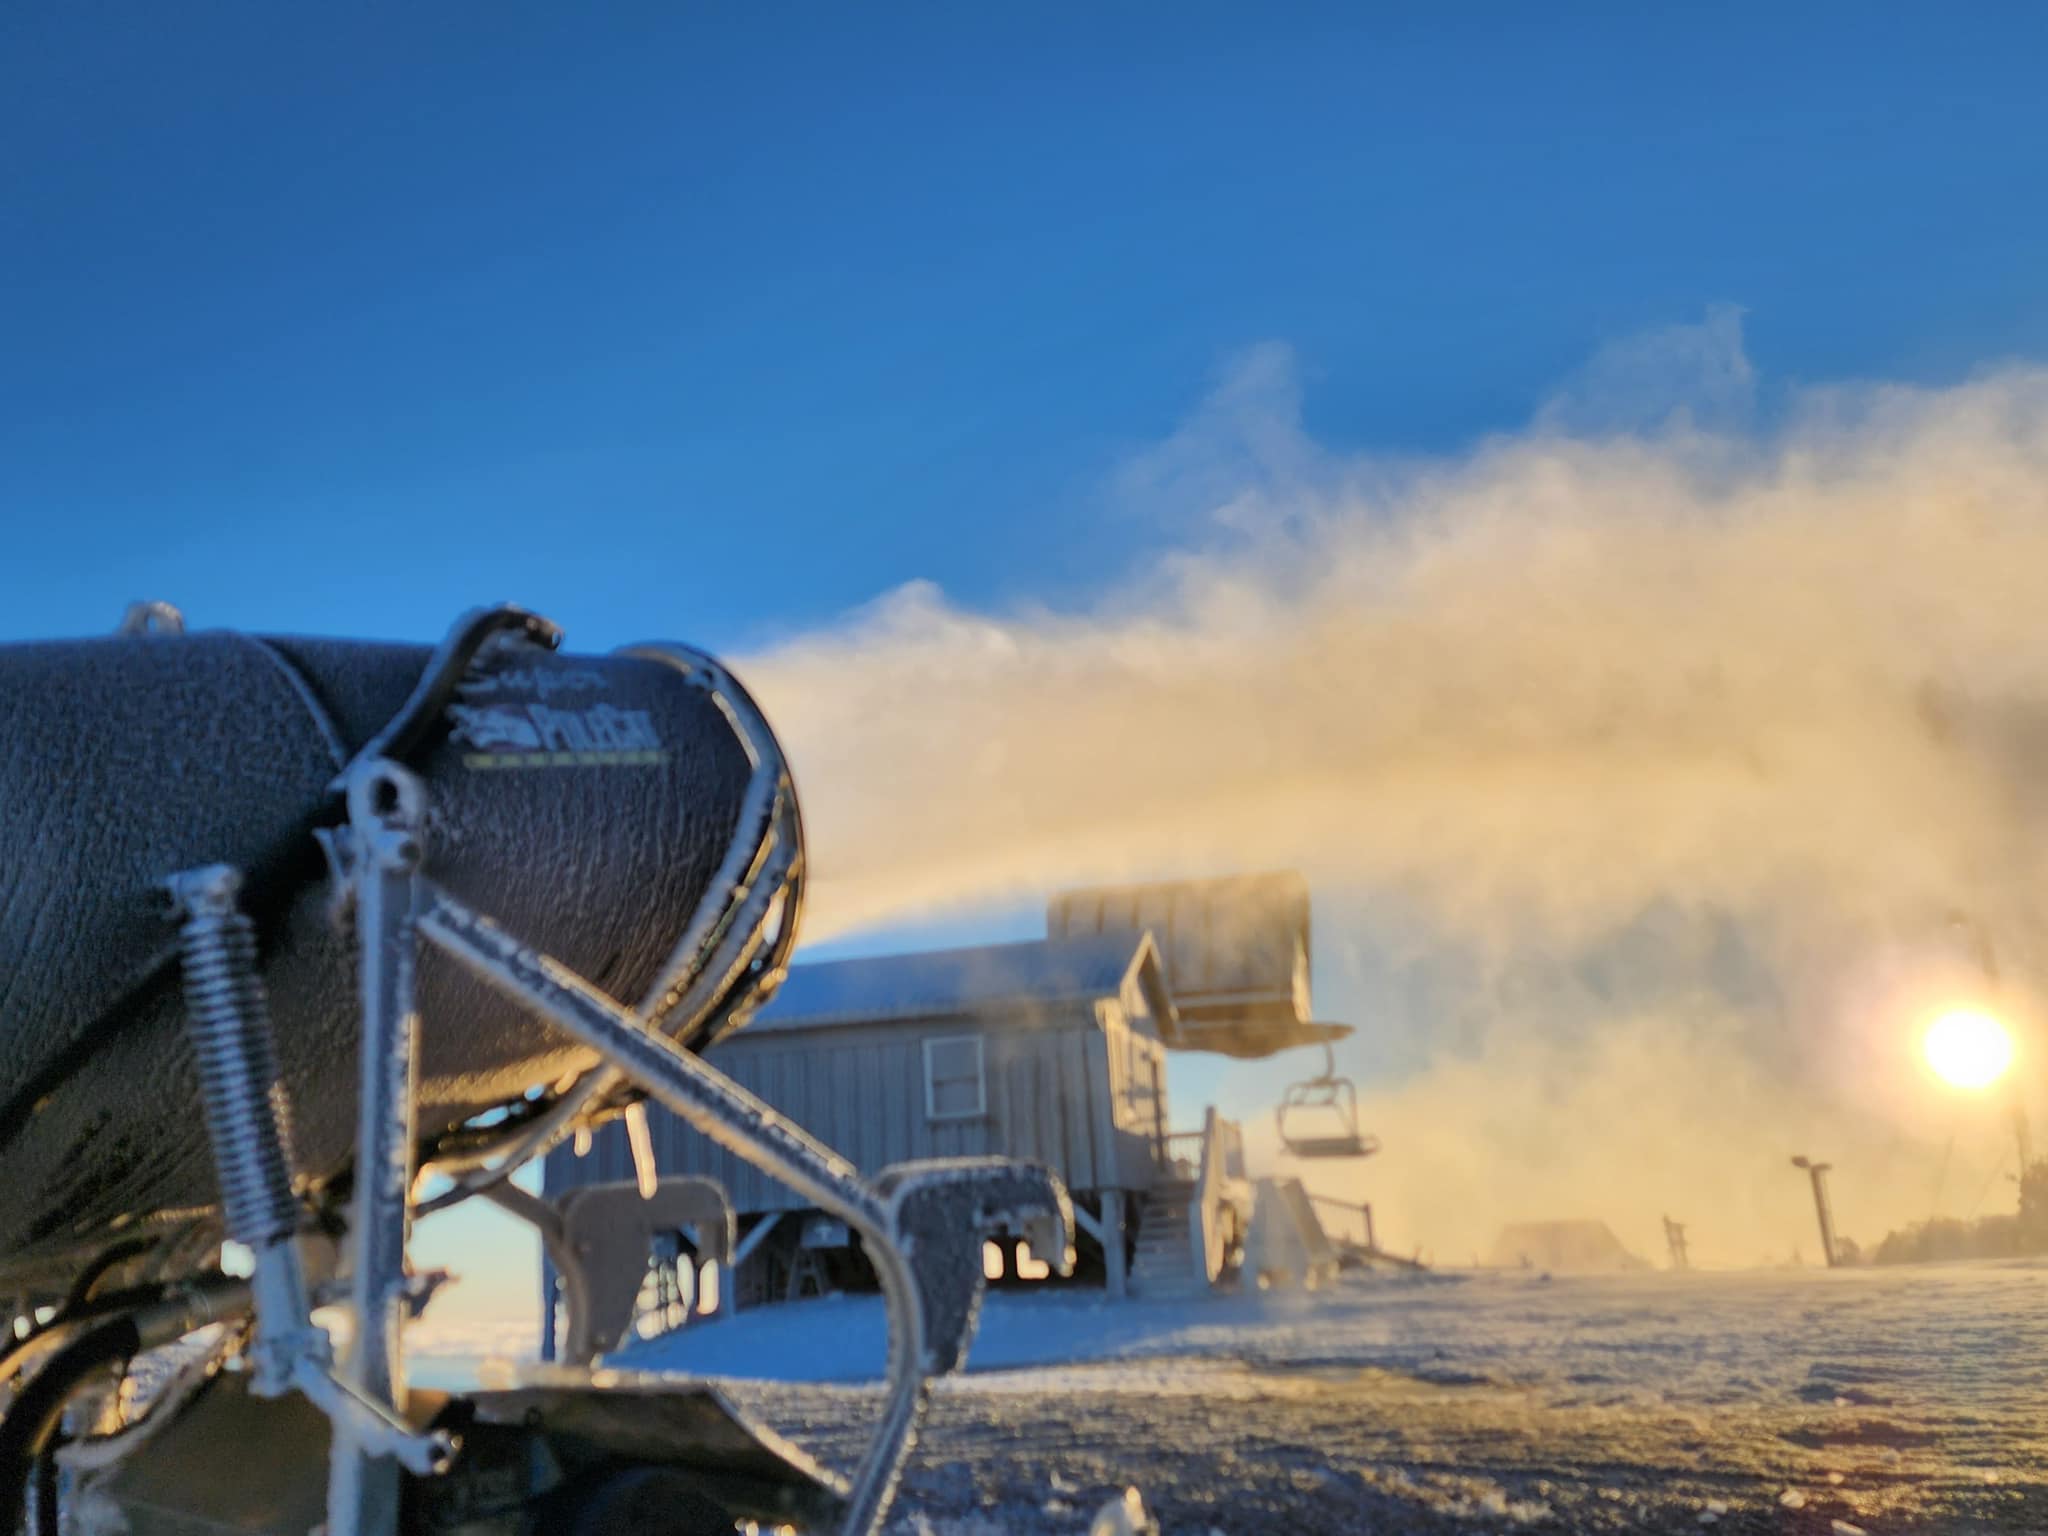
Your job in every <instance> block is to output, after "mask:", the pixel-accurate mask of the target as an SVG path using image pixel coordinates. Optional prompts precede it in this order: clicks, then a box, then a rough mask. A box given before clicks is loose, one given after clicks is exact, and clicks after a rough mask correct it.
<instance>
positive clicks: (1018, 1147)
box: [547, 987, 1165, 1215]
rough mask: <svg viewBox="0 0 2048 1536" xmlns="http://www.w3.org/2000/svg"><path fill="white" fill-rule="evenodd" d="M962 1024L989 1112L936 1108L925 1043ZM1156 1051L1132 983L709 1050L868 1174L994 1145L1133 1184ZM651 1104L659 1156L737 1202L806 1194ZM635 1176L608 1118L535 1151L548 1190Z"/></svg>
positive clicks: (758, 1205) (1072, 1181)
mask: <svg viewBox="0 0 2048 1536" xmlns="http://www.w3.org/2000/svg"><path fill="white" fill-rule="evenodd" d="M961 1035H978V1036H980V1037H981V1039H982V1042H983V1044H982V1064H983V1072H984V1074H985V1080H984V1086H985V1089H986V1102H987V1111H986V1113H985V1114H983V1115H980V1116H977V1117H974V1118H972V1119H960V1120H933V1119H932V1118H931V1117H930V1116H928V1115H927V1114H926V1112H925V1083H924V1070H925V1065H924V1042H925V1041H926V1040H927V1039H942V1038H946V1037H949V1036H961ZM1164 1055H1165V1049H1164V1047H1163V1046H1162V1045H1161V1044H1160V1041H1159V1037H1158V1031H1157V1029H1156V1027H1155V1026H1154V1024H1153V1021H1152V1019H1151V1017H1150V1015H1149V1012H1147V1011H1146V1005H1145V1000H1144V997H1143V992H1142V989H1140V988H1137V987H1128V988H1126V989H1125V996H1123V997H1121V998H1117V999H1104V1000H1102V1001H1101V1002H1098V1003H1095V1004H1093V1005H1075V1006H1073V1007H1069V1008H1064V1009H1059V1010H1052V1011H1038V1012H1021V1011H1019V1012H1008V1013H1005V1014H1001V1015H994V1016H977V1017H970V1018H951V1019H946V1018H935V1019H920V1020H916V1021H905V1022H900V1023H899V1022H889V1023H876V1024H856V1025H839V1026H835V1027H831V1028H822V1029H814V1030H800V1029H788V1030H778V1031H773V1032H764V1033H763V1034H761V1035H759V1036H754V1037H749V1036H747V1035H745V1034H742V1035H739V1036H737V1037H736V1038H734V1039H732V1040H730V1041H727V1042H726V1043H724V1044H722V1045H720V1046H718V1047H717V1048H716V1049H715V1050H714V1051H713V1052H712V1053H711V1056H710V1058H709V1059H710V1060H711V1061H712V1062H714V1063H715V1064H716V1065H717V1066H718V1067H719V1068H720V1069H721V1070H723V1071H725V1072H727V1073H729V1074H730V1075H731V1076H732V1077H733V1078H734V1079H735V1080H736V1081H737V1082H739V1083H740V1084H741V1085H742V1086H743V1087H745V1088H747V1089H748V1090H749V1091H751V1092H753V1093H755V1094H757V1095H759V1096H760V1097H761V1098H762V1099H764V1100H766V1101H767V1102H768V1103H769V1104H771V1105H773V1106H774V1107H775V1108H776V1109H778V1110H780V1111H781V1112H783V1113H784V1114H786V1115H788V1116H789V1117H790V1118H791V1119H792V1120H794V1121H796V1122H797V1123H798V1124H800V1125H802V1126H803V1127H804V1129H805V1130H807V1131H809V1132H810V1133H811V1134H812V1135H814V1136H816V1137H817V1138H818V1139H819V1140H821V1141H823V1142H824V1143H825V1144H826V1145H827V1146H829V1147H831V1148H832V1149H833V1150H834V1151H836V1152H838V1153H840V1154H841V1155H842V1156H844V1157H846V1158H847V1159H849V1160H850V1161H851V1162H853V1163H854V1164H855V1165H856V1166H857V1167H859V1168H860V1169H861V1170H862V1171H863V1172H864V1173H869V1174H873V1173H877V1172H879V1171H880V1170H881V1169H883V1168H885V1167H887V1166H888V1165H889V1164H891V1163H898V1162H905V1161H908V1160H910V1159H913V1158H930V1157H961V1156H973V1155H984V1154H992V1155H999V1156H1005V1157H1018V1158H1027V1159H1031V1160H1033V1161H1037V1162H1043V1163H1046V1164H1048V1165H1049V1166H1050V1167H1052V1168H1053V1169H1054V1170H1055V1171H1056V1172H1058V1173H1059V1175H1060V1176H1061V1177H1062V1178H1063V1179H1065V1180H1066V1182H1067V1185H1068V1187H1069V1188H1071V1189H1076V1190H1100V1189H1110V1188H1114V1189H1124V1190H1142V1189H1144V1188H1146V1187H1148V1186H1149V1185H1150V1183H1151V1181H1152V1167H1153V1155H1154V1152H1153V1135H1154V1131H1155V1126H1163V1124H1164V1113H1165V1112H1164V1105H1163V1104H1161V1105H1158V1106H1156V1107H1155V1104H1154V1101H1153V1097H1152V1093H1153V1082H1154V1080H1155V1079H1154V1076H1153V1071H1154V1068H1155V1067H1156V1069H1157V1079H1156V1080H1157V1081H1158V1082H1159V1083H1160V1084H1162V1085H1163V1083H1164V1081H1165V1064H1164ZM649 1118H650V1121H651V1128H652V1130H653V1133H654V1151H655V1159H656V1162H657V1163H658V1164H659V1166H660V1169H661V1171H662V1172H663V1173H681V1174H697V1175H708V1176H710V1177H712V1178H715V1179H717V1180H719V1181H720V1182H721V1183H722V1184H724V1186H725V1188H726V1190H727V1191H728V1193H729V1194H730V1195H731V1196H732V1200H733V1204H734V1207H735V1209H736V1210H737V1211H738V1212H739V1213H740V1214H741V1215H747V1214H751V1213H756V1212H762V1211H779V1210H794V1209H799V1208H801V1207H803V1206H805V1205H806V1204H807V1203H808V1202H806V1201H805V1200H803V1199H801V1198H800V1197H799V1196H798V1195H797V1194H796V1193H795V1192H794V1191H792V1190H790V1189H788V1188H787V1187H786V1186H784V1185H782V1184H780V1183H778V1182H776V1181H774V1180H772V1179H770V1178H769V1177H768V1176H767V1175H765V1174H763V1173H761V1172H760V1171H759V1170H757V1169H755V1168H753V1167H752V1166H751V1165H749V1164H747V1163H744V1162H742V1161H741V1160H740V1159H739V1158H737V1157H735V1156H734V1155H733V1154H731V1153H730V1152H727V1151H725V1150H724V1149H723V1148H720V1147H717V1146H714V1145H713V1144H711V1143H710V1142H708V1141H707V1140H705V1139H704V1138H703V1137H701V1136H699V1135H697V1134H696V1133H695V1132H693V1131H692V1130H690V1128H689V1127H688V1126H687V1125H685V1124H684V1123H683V1122H682V1121H680V1120H679V1119H677V1118H676V1117H675V1116H673V1115H671V1114H669V1113H668V1112H667V1111H666V1110H662V1109H660V1108H658V1107H657V1108H653V1109H651V1111H650V1117H649ZM631 1176H632V1169H631V1161H630V1154H629V1153H628V1151H627V1148H626V1139H625V1129H624V1127H623V1126H622V1125H619V1124H612V1125H608V1126H606V1127H604V1128H603V1129H602V1130H600V1131H599V1132H598V1133H597V1135H596V1137H595V1141H594V1145H593V1147H592V1150H591V1154H590V1155H589V1156H588V1157H586V1158H583V1159H581V1160H577V1159H575V1158H573V1157H572V1156H571V1155H570V1154H569V1153H568V1151H567V1150H566V1149H561V1150H558V1151H557V1152H555V1153H554V1154H552V1155H550V1157H549V1158H548V1162H547V1187H548V1189H549V1190H550V1191H558V1190H561V1189H564V1188H568V1187H570V1186H572V1185H576V1184H583V1183H590V1182H595V1181H598V1180H611V1179H623V1178H630V1177H631Z"/></svg>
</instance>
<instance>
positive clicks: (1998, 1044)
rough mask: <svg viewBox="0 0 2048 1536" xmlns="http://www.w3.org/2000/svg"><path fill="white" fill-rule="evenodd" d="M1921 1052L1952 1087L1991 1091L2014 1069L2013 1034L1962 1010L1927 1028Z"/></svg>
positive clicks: (1982, 1015) (1988, 1019)
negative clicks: (2008, 1069) (1993, 1086)
mask: <svg viewBox="0 0 2048 1536" xmlns="http://www.w3.org/2000/svg"><path fill="white" fill-rule="evenodd" d="M1920 1049H1921V1051H1922V1052H1923V1053H1924V1054H1925V1055H1926V1057H1927V1065H1928V1066H1930V1067H1932V1068H1933V1069H1934V1075H1935V1076H1936V1077H1938V1078H1940V1079H1941V1080H1942V1081H1943V1082H1945V1083H1947V1084H1949V1085H1950V1086H1951V1087H1954V1088H1989V1087H1990V1086H1991V1085H1992V1084H1993V1083H1995V1082H1997V1081H1998V1080H1999V1078H2001V1077H2003V1076H2004V1075H2005V1069H2006V1068H2007V1067H2009V1066H2011V1065H2012V1058H2013V1040H2012V1032H2011V1031H2010V1030H2008V1029H2007V1028H2006V1027H2005V1026H2004V1025H2003V1024H2001V1023H1999V1022H1998V1020H1996V1019H1994V1018H1993V1017H1992V1016H1991V1015H1990V1014H1988V1013H1978V1012H1976V1011H1975V1010H1973V1009H1968V1008H1958V1009H1957V1010H1956V1011H1955V1012H1953V1013H1944V1014H1943V1015H1942V1016H1941V1017H1940V1018H1938V1019H1936V1020H1935V1021H1934V1022H1933V1023H1932V1024H1930V1025H1928V1026H1927V1033H1926V1035H1925V1036H1923V1037H1922V1039H1921V1041H1920Z"/></svg>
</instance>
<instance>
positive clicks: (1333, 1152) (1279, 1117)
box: [1273, 1040, 1380, 1158]
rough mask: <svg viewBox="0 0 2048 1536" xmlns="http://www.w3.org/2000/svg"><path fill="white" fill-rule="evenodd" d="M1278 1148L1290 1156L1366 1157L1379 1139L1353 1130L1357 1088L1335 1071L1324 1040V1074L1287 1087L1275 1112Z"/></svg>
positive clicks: (1332, 1053)
mask: <svg viewBox="0 0 2048 1536" xmlns="http://www.w3.org/2000/svg"><path fill="white" fill-rule="evenodd" d="M1273 1121H1274V1126H1275V1128H1276V1129H1277V1130H1278V1132H1279V1134H1280V1146H1281V1150H1283V1151H1284V1152H1286V1153H1287V1154H1288V1155H1289V1156H1290V1157H1302V1158H1339V1157H1371V1156H1372V1155H1373V1153H1375V1152H1377V1151H1379V1149H1380V1139H1379V1137H1377V1136H1368V1135H1365V1134H1364V1133H1362V1132H1361V1131H1360V1130H1359V1129H1358V1085H1357V1084H1355V1083H1354V1082H1352V1081H1351V1079H1350V1078H1348V1077H1340V1076H1339V1075H1338V1073H1337V1053H1336V1052H1335V1051H1334V1050H1332V1049H1331V1047H1330V1042H1329V1041H1327V1040H1325V1041H1324V1042H1323V1070H1322V1071H1321V1072H1320V1073H1318V1074H1317V1075H1316V1076H1314V1077H1311V1078H1308V1079H1306V1080H1305V1081H1303V1082H1299V1083H1289V1084H1288V1085H1287V1090H1286V1092H1285V1093H1283V1094H1282V1095H1281V1098H1280V1107H1279V1109H1278V1110H1276V1111H1275V1112H1274V1116H1273Z"/></svg>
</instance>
